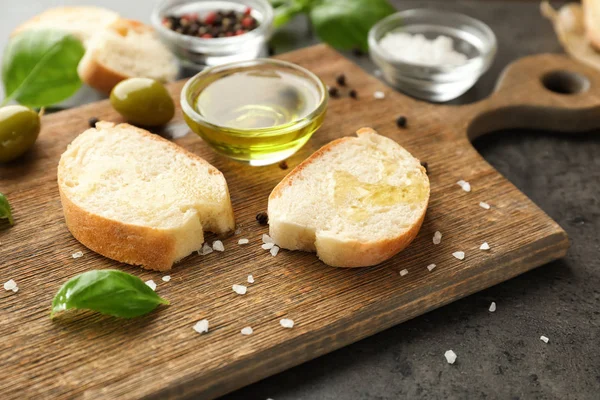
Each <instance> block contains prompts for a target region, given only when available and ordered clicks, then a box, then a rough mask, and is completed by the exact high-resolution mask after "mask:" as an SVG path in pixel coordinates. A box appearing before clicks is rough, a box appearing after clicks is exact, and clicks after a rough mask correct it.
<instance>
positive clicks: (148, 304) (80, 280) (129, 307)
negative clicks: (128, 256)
mask: <svg viewBox="0 0 600 400" xmlns="http://www.w3.org/2000/svg"><path fill="white" fill-rule="evenodd" d="M159 304H169V302H168V301H167V300H165V299H163V298H161V297H160V296H159V295H157V294H156V293H154V291H153V290H152V289H150V288H149V287H148V285H146V284H145V283H144V282H143V281H142V280H141V279H140V278H138V277H137V276H133V275H130V274H127V273H125V272H122V271H118V270H114V269H104V270H95V271H88V272H84V273H83V274H80V275H77V276H76V277H74V278H72V279H70V280H69V281H68V282H67V283H65V284H64V285H62V287H61V288H60V289H59V291H58V292H57V293H56V296H54V300H52V311H51V313H50V317H53V316H54V314H55V313H57V312H60V311H65V310H70V309H85V310H93V311H98V312H99V313H102V314H108V315H113V316H115V317H123V318H133V317H138V316H140V315H144V314H147V313H149V312H150V311H152V310H154V309H155V308H156V307H157V306H158V305H159Z"/></svg>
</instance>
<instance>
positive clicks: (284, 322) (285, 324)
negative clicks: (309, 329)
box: [279, 318, 294, 328]
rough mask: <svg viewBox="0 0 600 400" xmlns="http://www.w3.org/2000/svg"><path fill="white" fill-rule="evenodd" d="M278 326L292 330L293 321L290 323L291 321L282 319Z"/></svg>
mask: <svg viewBox="0 0 600 400" xmlns="http://www.w3.org/2000/svg"><path fill="white" fill-rule="evenodd" d="M279 324H280V325H281V326H283V327H284V328H293V327H294V321H292V320H291V319H288V318H283V319H282V320H281V321H279Z"/></svg>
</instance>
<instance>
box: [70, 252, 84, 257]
mask: <svg viewBox="0 0 600 400" xmlns="http://www.w3.org/2000/svg"><path fill="white" fill-rule="evenodd" d="M71 257H73V258H79V257H83V251H77V252H75V253H73V254H72V255H71Z"/></svg>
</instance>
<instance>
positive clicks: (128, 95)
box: [110, 78, 175, 126]
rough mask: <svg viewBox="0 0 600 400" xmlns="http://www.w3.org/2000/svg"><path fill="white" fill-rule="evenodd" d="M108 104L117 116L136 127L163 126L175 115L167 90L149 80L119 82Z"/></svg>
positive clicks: (135, 79)
mask: <svg viewBox="0 0 600 400" xmlns="http://www.w3.org/2000/svg"><path fill="white" fill-rule="evenodd" d="M110 103H111V104H112V106H113V107H114V108H115V110H117V111H118V112H119V114H121V115H122V116H123V117H125V118H126V119H127V120H128V121H129V122H131V123H133V124H136V125H142V126H158V125H164V124H166V123H167V122H169V121H170V120H171V118H173V115H174V114H175V104H174V103H173V99H172V98H171V95H170V94H169V92H168V91H167V89H165V87H164V86H163V85H162V84H161V83H160V82H158V81H155V80H153V79H149V78H130V79H126V80H124V81H122V82H119V83H118V84H117V85H116V86H115V87H114V88H113V90H112V92H111V93H110Z"/></svg>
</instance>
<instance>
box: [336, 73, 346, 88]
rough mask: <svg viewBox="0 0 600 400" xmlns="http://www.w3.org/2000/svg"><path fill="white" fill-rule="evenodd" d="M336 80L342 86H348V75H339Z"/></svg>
mask: <svg viewBox="0 0 600 400" xmlns="http://www.w3.org/2000/svg"><path fill="white" fill-rule="evenodd" d="M335 81H336V82H337V84H338V85H340V86H346V75H344V74H340V75H338V77H337V78H335Z"/></svg>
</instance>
